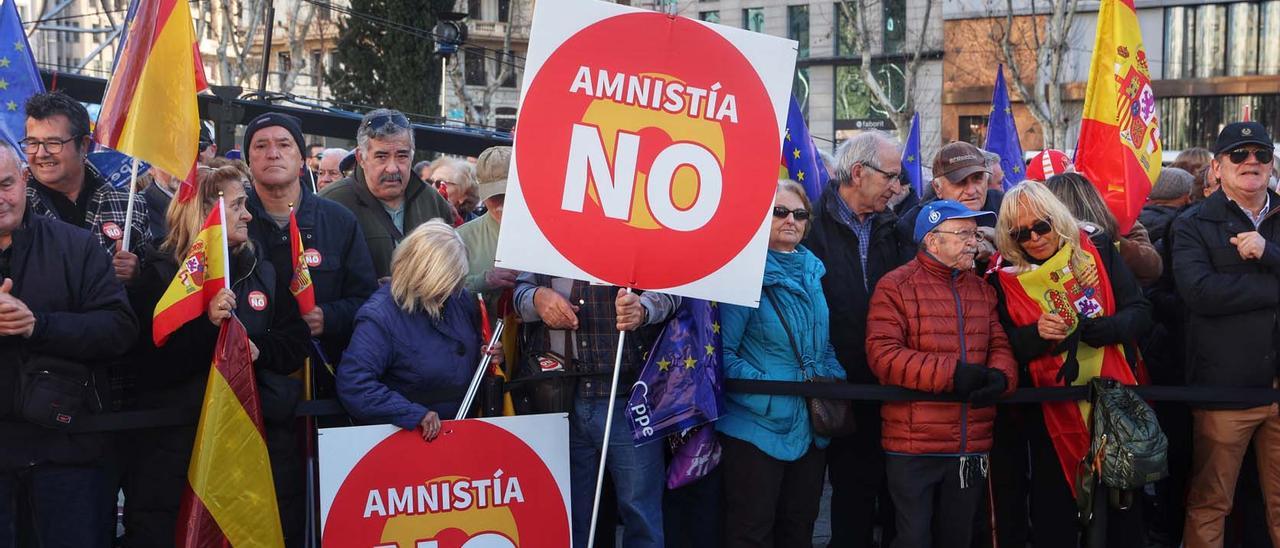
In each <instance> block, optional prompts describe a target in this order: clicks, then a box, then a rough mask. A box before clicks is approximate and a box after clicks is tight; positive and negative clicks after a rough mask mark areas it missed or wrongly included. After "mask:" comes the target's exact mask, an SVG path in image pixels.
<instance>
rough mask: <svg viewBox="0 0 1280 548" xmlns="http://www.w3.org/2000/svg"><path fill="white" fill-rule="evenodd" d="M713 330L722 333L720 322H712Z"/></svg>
mask: <svg viewBox="0 0 1280 548" xmlns="http://www.w3.org/2000/svg"><path fill="white" fill-rule="evenodd" d="M711 332H712V333H717V334H718V333H720V322H711Z"/></svg>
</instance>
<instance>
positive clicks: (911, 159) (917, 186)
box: [902, 112, 925, 200]
mask: <svg viewBox="0 0 1280 548" xmlns="http://www.w3.org/2000/svg"><path fill="white" fill-rule="evenodd" d="M921 165H922V164H921V163H920V113H919V112H917V113H915V115H913V116H912V117H911V131H910V132H908V133H907V144H906V146H903V147H902V176H903V177H904V178H905V180H906V182H908V183H910V184H911V188H912V190H914V191H915V193H916V197H917V198H920V199H922V200H923V199H924V183H925V181H924V172H923V171H921V169H920V166H921Z"/></svg>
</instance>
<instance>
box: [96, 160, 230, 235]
mask: <svg viewBox="0 0 1280 548" xmlns="http://www.w3.org/2000/svg"><path fill="white" fill-rule="evenodd" d="M137 197H138V157H137V156H134V157H133V162H132V165H131V166H130V169H129V205H127V206H125V208H124V227H123V228H124V241H123V242H122V243H121V245H120V249H123V250H125V251H129V249H130V248H129V240H131V239H132V238H131V236H133V230H132V228H133V200H134V198H137ZM224 228H225V225H224Z"/></svg>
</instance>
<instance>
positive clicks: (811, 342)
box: [716, 180, 844, 547]
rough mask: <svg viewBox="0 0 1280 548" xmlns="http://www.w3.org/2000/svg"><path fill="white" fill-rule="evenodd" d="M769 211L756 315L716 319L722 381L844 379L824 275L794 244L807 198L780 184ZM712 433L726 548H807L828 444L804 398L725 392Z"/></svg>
mask: <svg viewBox="0 0 1280 548" xmlns="http://www.w3.org/2000/svg"><path fill="white" fill-rule="evenodd" d="M773 203H774V206H773V225H772V227H771V229H770V231H769V254H768V259H767V262H766V263H765V270H764V287H763V289H762V291H761V295H760V307H759V308H746V307H742V306H734V305H727V304H726V305H723V306H722V307H721V310H720V323H721V335H722V337H723V342H722V344H723V347H724V375H725V377H726V378H731V379H755V380H772V381H800V380H804V379H806V378H807V377H810V376H826V377H837V378H841V379H843V378H844V368H842V367H840V364H839V363H837V362H836V357H835V350H833V349H832V347H831V342H830V341H829V340H828V336H829V334H828V318H827V300H826V298H825V297H824V296H823V294H822V284H821V280H822V275H823V274H825V273H826V269H825V268H824V267H823V266H822V261H821V260H819V259H818V258H817V257H816V256H814V255H813V253H810V252H809V250H807V249H805V248H804V247H802V246H800V245H799V244H800V240H802V239H803V238H804V236H805V234H806V233H807V232H808V229H809V215H810V211H811V210H810V206H809V199H808V198H807V197H806V196H805V193H804V189H803V188H801V187H800V185H799V184H797V183H795V182H793V181H787V180H783V181H779V182H778V190H777V193H776V194H775V195H774V202H773ZM776 310H777V311H781V312H782V315H783V316H784V318H781V319H780V318H779V316H778V313H777V312H775V311H776ZM784 319H785V322H786V328H785V329H784V327H783V320H784ZM788 329H789V330H790V332H791V334H792V336H791V337H789V336H788V335H787V330H788ZM792 339H794V345H795V346H793V342H792ZM797 354H798V355H799V357H800V360H803V362H804V364H803V368H802V365H801V363H798V360H797ZM802 369H803V370H802ZM716 430H718V431H719V432H720V440H721V445H722V446H723V453H722V457H721V468H722V471H723V474H724V478H723V480H724V491H723V493H724V495H723V496H724V516H725V522H724V539H725V545H726V546H729V547H735V546H808V545H809V544H810V543H812V539H813V522H814V520H815V519H817V517H818V500H819V498H820V497H821V496H822V477H823V472H824V470H825V467H826V460H825V456H824V452H823V449H824V448H825V447H826V446H827V442H828V440H827V439H826V438H823V437H819V436H816V435H814V433H813V430H812V428H811V427H810V426H809V412H808V408H807V407H806V405H805V402H804V398H801V397H799V396H771V395H767V394H743V393H730V394H728V396H727V397H726V412H725V414H724V416H722V417H721V418H720V420H719V421H717V422H716Z"/></svg>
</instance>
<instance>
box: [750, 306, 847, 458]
mask: <svg viewBox="0 0 1280 548" xmlns="http://www.w3.org/2000/svg"><path fill="white" fill-rule="evenodd" d="M764 291H765V294H766V296H767V297H768V299H769V304H770V305H772V306H773V312H774V313H775V314H777V315H778V321H780V322H782V330H783V331H786V332H787V340H788V341H790V342H791V351H792V352H793V353H795V355H796V362H797V363H798V364H799V365H800V373H801V374H802V375H804V380H805V382H843V381H841V380H840V379H837V378H835V377H823V376H818V375H815V374H814V373H815V372H814V371H812V370H810V369H809V368H808V367H805V364H804V357H803V356H801V355H800V347H799V346H797V345H796V338H795V336H794V335H792V334H791V326H790V325H787V317H786V316H784V315H783V314H782V309H781V308H779V307H778V300H777V299H775V298H774V296H773V289H772V288H769V287H766V288H765V289H764ZM805 405H806V407H808V408H809V426H810V427H811V428H813V433H815V434H817V435H819V436H823V437H827V438H831V437H837V436H847V435H849V434H852V433H853V432H854V430H856V429H857V425H856V424H855V423H854V420H853V406H852V405H851V404H850V402H849V400H838V399H828V398H814V397H805Z"/></svg>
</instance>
